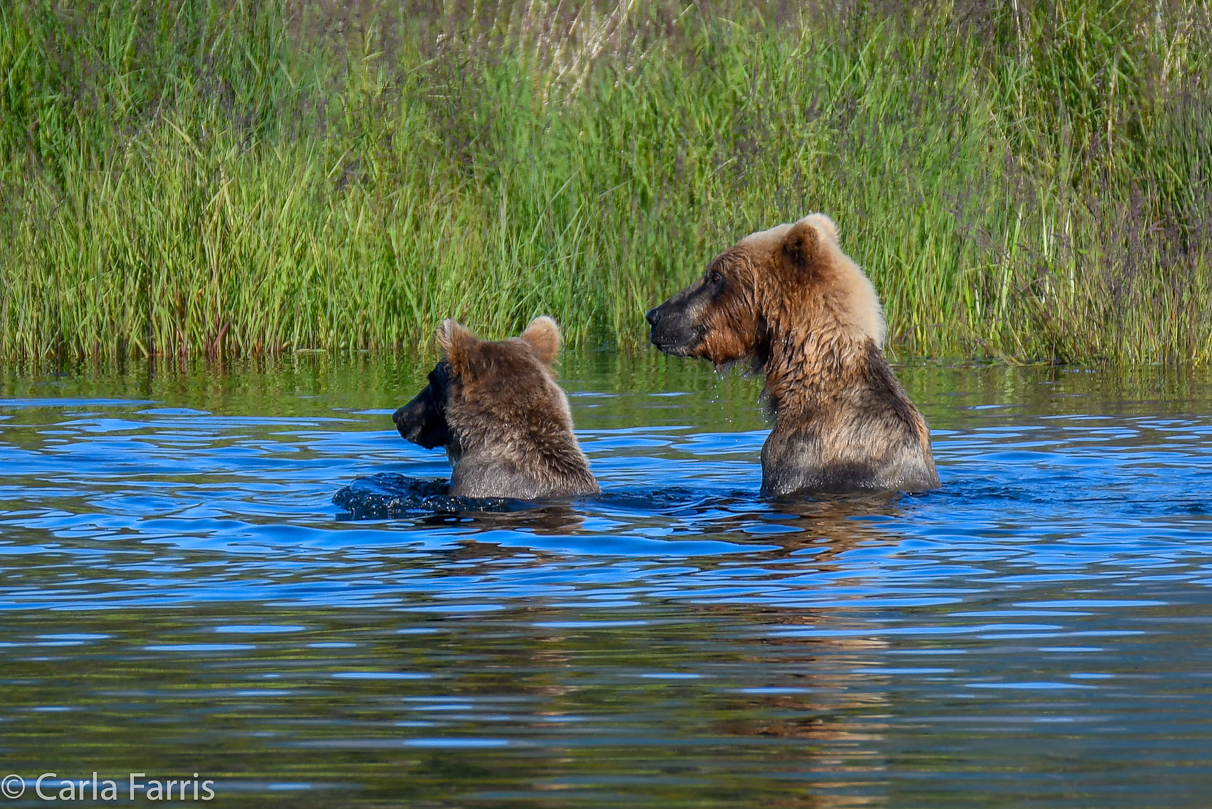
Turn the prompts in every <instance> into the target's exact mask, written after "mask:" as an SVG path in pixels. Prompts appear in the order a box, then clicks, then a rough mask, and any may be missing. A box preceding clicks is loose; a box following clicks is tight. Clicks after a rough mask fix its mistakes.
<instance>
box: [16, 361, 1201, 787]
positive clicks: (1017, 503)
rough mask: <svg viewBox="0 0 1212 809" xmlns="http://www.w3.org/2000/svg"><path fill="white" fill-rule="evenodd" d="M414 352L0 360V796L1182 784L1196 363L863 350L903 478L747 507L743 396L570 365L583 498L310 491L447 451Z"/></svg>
mask: <svg viewBox="0 0 1212 809" xmlns="http://www.w3.org/2000/svg"><path fill="white" fill-rule="evenodd" d="M426 370H427V368H425V367H423V366H414V365H412V364H409V363H408V362H405V361H402V360H393V359H379V358H367V357H362V358H359V359H354V360H337V359H332V360H330V359H326V358H322V357H320V358H300V359H298V360H294V361H287V362H282V363H245V364H235V365H228V366H206V365H198V366H191V367H188V368H164V367H159V368H149V367H147V366H128V367H124V368H100V369H98V368H92V367H89V368H80V369H68V370H66V371H60V372H54V373H52V372H50V371H47V370H43V369H29V368H9V369H7V370H6V371H4V373H3V374H0V468H2V469H4V470H5V475H4V477H3V478H2V479H0V652H2V653H3V660H4V664H3V669H2V670H0V769H3V772H0V777H2V776H4V775H7V774H10V773H11V774H15V775H17V776H19V781H20V783H21V785H22V786H23V788H24V793H23V795H22V797H21V798H20V799H18V800H16V801H7V802H8V803H10V804H11V805H14V806H21V805H26V806H42V805H45V803H44V802H43V801H41V800H39V799H38V798H37V796H36V795H35V783H34V782H35V779H36V778H37V777H38V776H39V775H41V774H43V773H47V772H54V773H55V774H56V777H57V778H67V779H82V778H91V777H92V774H93V772H94V771H95V772H97V773H99V778H100V779H112V780H114V781H115V782H116V783H118V784H120V785H121V787H122V798H123V799H124V800H125V798H126V785H127V779H128V776H129V774H130V773H131V772H138V773H145V774H146V778H145V779H144V780H146V779H149V778H160V779H162V780H163V779H194V778H195V776H194V773H198V774H199V775H198V776H196V780H198V781H201V780H204V779H209V780H211V781H213V786H212V787H211V788H212V789H213V790H214V793H215V795H216V797H215V798H214V801H213V802H214V803H215V804H218V805H225V806H228V805H230V806H244V805H249V806H252V805H274V806H277V805H292V806H317V807H320V806H323V807H331V806H358V807H369V806H380V805H383V806H386V805H391V806H401V805H403V806H419V807H468V806H476V807H495V806H518V807H520V806H526V807H530V806H541V807H582V806H593V807H620V806H654V807H658V806H659V807H667V806H694V807H706V806H796V807H849V806H889V807H917V806H930V807H933V806H957V807H974V806H1024V805H1031V806H1049V807H1051V806H1056V807H1077V806H1083V807H1084V806H1090V807H1111V806H1124V807H1129V806H1130V807H1139V806H1167V807H1172V806H1207V805H1209V801H1210V800H1212V799H1210V798H1209V796H1212V642H1210V641H1212V632H1210V631H1209V630H1210V629H1212V626H1210V624H1212V377H1210V376H1207V375H1200V374H1191V373H1188V374H1184V373H1166V372H1162V371H1159V370H1146V371H1137V372H1134V373H1132V374H1122V373H1119V374H1117V373H1111V372H1090V371H1074V370H1063V369H1061V370H1057V369H1006V368H947V367H933V366H917V367H908V368H903V369H901V374H902V378H903V379H904V381H905V383H906V386H907V388H908V389H909V390H910V393H911V395H912V396H913V397H914V398H915V400H916V401H918V403H919V405H920V406H921V408H922V410H923V412H924V413H925V414H926V416H927V418H928V420H929V421H930V422H931V426H932V427H933V428H934V447H935V453H936V458H937V461H938V466H939V472H940V475H941V476H942V479H943V489H942V490H941V491H939V492H936V493H932V494H929V495H925V496H915V497H910V496H903V495H901V496H889V497H871V498H860V499H854V498H835V499H826V500H819V501H812V500H807V499H799V500H788V501H768V500H763V499H761V498H759V497H758V496H757V491H758V487H759V485H760V479H761V470H760V467H759V463H758V453H759V450H760V447H761V444H762V441H763V440H764V438H765V427H764V425H763V422H762V419H761V415H760V412H759V410H758V406H757V401H756V393H757V389H758V387H759V385H758V384H757V383H755V382H752V381H748V380H744V379H741V378H739V377H734V376H729V377H725V378H723V379H719V378H717V377H715V376H714V375H713V374H712V372H711V371H710V370H709V368H707V367H706V366H699V365H695V364H693V363H689V362H684V361H683V362H677V361H666V360H664V359H663V358H655V359H654V358H653V357H652V356H651V355H639V356H636V357H629V356H623V357H618V356H615V355H613V354H589V355H583V356H580V357H576V356H573V357H569V358H567V359H566V360H565V361H564V364H563V370H562V378H563V382H564V384H565V386H566V387H567V389H568V390H569V392H570V395H571V401H572V405H573V412H574V418H575V420H576V422H577V427H578V434H579V437H580V439H581V441H582V444H583V446H584V448H585V451H586V453H587V454H588V456H589V458H590V463H591V465H592V468H593V471H594V473H595V474H596V475H597V476H598V478H599V480H600V482H601V485H602V489H603V491H604V494H603V495H602V496H601V497H599V498H586V499H580V500H575V501H572V502H571V503H563V504H544V505H538V506H526V505H513V506H509V507H505V508H501V509H497V510H479V511H474V510H473V511H468V510H459V509H444V508H436V509H434V510H432V511H427V510H426V509H424V508H405V509H397V510H396V511H389V512H383V511H380V512H377V513H379V514H382V513H393V514H395V515H396V516H395V517H392V518H384V517H381V516H380V517H374V516H373V514H374V513H376V512H373V510H372V511H371V512H366V511H364V510H359V509H360V508H361V507H359V509H354V510H352V511H351V510H350V509H348V508H345V507H342V506H341V505H338V504H337V503H334V502H333V496H334V495H335V494H337V493H338V492H340V491H342V490H343V489H344V488H345V487H348V486H351V485H352V486H353V487H354V489H355V490H361V491H362V492H363V494H367V495H369V497H363V498H362V501H361V503H362V505H365V503H367V502H372V503H373V501H374V498H375V497H379V496H382V497H384V498H387V499H386V500H383V501H381V502H380V505H382V504H383V503H384V502H387V501H388V500H390V497H389V496H390V494H391V487H393V486H397V487H398V486H401V485H404V486H407V485H411V484H407V483H401V481H407V480H416V479H431V480H432V479H441V478H443V477H445V476H447V475H448V474H449V468H448V466H447V464H446V462H445V458H444V456H443V455H442V454H441V453H440V452H433V451H426V450H423V449H421V448H419V447H415V446H413V445H410V444H407V443H405V442H404V441H403V440H402V439H400V437H399V436H398V435H397V434H396V433H395V432H394V431H393V430H392V425H391V422H390V413H391V411H392V409H394V407H396V406H398V405H399V404H401V403H403V402H404V401H406V400H407V399H408V398H410V397H411V395H412V394H413V393H414V392H415V390H416V389H419V387H420V385H421V384H423V383H422V379H423V377H424V372H425V371H426ZM375 475H377V476H379V477H377V478H372V477H370V476H375ZM359 478H362V480H359ZM384 508H386V506H384ZM59 783H60V782H59V781H58V780H55V779H49V780H46V781H44V785H43V787H42V789H43V791H44V792H46V791H48V790H49V789H50V788H49V787H48V786H47V785H48V784H54V785H56V790H55V791H57V789H58V784H59ZM127 802H129V801H127Z"/></svg>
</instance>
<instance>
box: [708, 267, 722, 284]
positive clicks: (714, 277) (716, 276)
mask: <svg viewBox="0 0 1212 809" xmlns="http://www.w3.org/2000/svg"><path fill="white" fill-rule="evenodd" d="M707 277H708V280H710V281H711V283H713V284H719V283H722V282H723V281H724V276H723V275H722V274H721V273H720V271H719V270H712V271H711V275H709V276H707Z"/></svg>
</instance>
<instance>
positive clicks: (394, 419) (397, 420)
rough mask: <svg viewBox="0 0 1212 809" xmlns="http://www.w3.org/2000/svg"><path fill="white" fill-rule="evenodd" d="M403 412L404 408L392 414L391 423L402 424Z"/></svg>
mask: <svg viewBox="0 0 1212 809" xmlns="http://www.w3.org/2000/svg"><path fill="white" fill-rule="evenodd" d="M403 412H404V408H402V407H401V408H399V409H397V410H396V412H394V413H392V414H391V421H392V423H393V424H399V423H400V414H401V413H403Z"/></svg>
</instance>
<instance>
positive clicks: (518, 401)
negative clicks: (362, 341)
mask: <svg viewBox="0 0 1212 809" xmlns="http://www.w3.org/2000/svg"><path fill="white" fill-rule="evenodd" d="M437 339H438V345H439V347H440V348H441V350H442V359H441V361H439V362H438V364H437V366H435V367H434V369H433V370H432V371H431V372H430V373H429V384H428V385H426V386H425V388H424V389H423V390H422V391H421V392H420V393H418V394H417V395H416V396H415V397H414V398H413V400H412V401H411V402H409V403H408V404H406V405H404V406H403V407H401V408H400V409H399V410H397V411H396V412H395V413H394V414H393V415H392V417H391V418H392V421H394V422H395V423H396V429H397V430H399V432H400V435H402V436H403V437H404V438H406V439H407V440H409V441H411V442H412V443H414V444H418V445H420V446H422V447H425V448H426V449H434V448H435V447H445V449H446V455H447V457H448V458H449V459H450V465H451V466H452V467H453V472H452V474H451V478H450V494H451V495H453V496H455V497H510V498H516V499H519V500H538V499H543V498H549V497H569V496H573V495H582V494H597V493H598V492H599V489H598V483H597V481H596V480H595V479H594V477H593V474H592V473H591V472H590V471H589V461H588V460H587V459H586V458H585V453H584V452H582V451H581V447H580V445H578V444H577V440H576V437H575V436H574V435H573V432H572V414H571V413H570V412H569V409H568V397H567V396H565V394H564V391H563V389H562V388H560V386H559V384H557V383H556V379H555V375H554V374H553V373H552V370H551V364H552V362H554V361H555V358H556V354H557V352H558V351H559V349H560V328H559V326H557V325H556V322H555V321H554V320H552V319H551V318H550V317H539V318H535V319H534V320H533V321H531V323H530V325H529V326H527V327H526V330H525V331H523V332H522V334H521V335H520V336H518V337H515V338H513V339H511V340H501V341H498V342H491V341H488V340H479V339H477V338H476V336H475V335H474V334H472V333H471V332H470V331H468V330H467V329H466V328H464V327H463V326H461V325H460V324H459V323H457V322H455V321H454V320H446V321H444V322H443V323H442V325H441V326H440V327H439V328H438V332H437Z"/></svg>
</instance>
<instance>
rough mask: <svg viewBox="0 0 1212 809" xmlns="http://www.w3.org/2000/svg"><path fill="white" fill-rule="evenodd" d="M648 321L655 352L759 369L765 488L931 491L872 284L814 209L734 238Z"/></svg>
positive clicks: (919, 422) (921, 429) (924, 434)
mask: <svg viewBox="0 0 1212 809" xmlns="http://www.w3.org/2000/svg"><path fill="white" fill-rule="evenodd" d="M647 318H648V322H649V323H650V324H651V325H652V333H651V339H652V343H653V344H654V345H655V346H656V347H657V348H659V349H660V350H661V351H663V352H665V353H666V354H671V355H673V356H678V357H704V358H706V359H709V360H711V361H712V362H713V363H715V365H716V367H717V368H718V367H720V366H723V365H725V364H728V363H731V362H735V361H738V360H748V361H750V362H752V363H753V367H754V368H755V370H756V369H757V368H761V369H762V370H763V371H764V373H765V376H766V387H765V391H764V394H765V399H766V403H767V406H768V408H769V412H770V415H771V417H772V418H773V420H774V428H773V429H772V430H771V432H770V436H769V438H767V439H766V443H765V445H764V446H763V447H762V491H763V492H764V493H766V494H769V495H783V494H790V493H793V492H801V491H802V492H855V491H881V490H882V491H910V492H912V491H925V490H928V489H935V488H938V486H939V479H938V472H937V471H936V470H935V467H934V457H933V455H932V453H931V448H930V432H929V430H928V429H927V427H926V422H925V420H924V419H923V418H922V416H921V414H920V413H919V412H918V411H917V408H916V407H914V406H913V403H912V402H911V401H909V397H908V396H906V395H905V391H904V390H903V389H902V388H901V386H900V383H899V382H897V379H896V376H895V375H893V373H892V369H891V368H890V367H889V366H888V362H887V360H886V359H884V352H883V350H882V348H881V346H882V345H883V341H884V317H883V311H882V310H881V308H880V302H879V298H878V297H876V294H875V288H874V287H873V286H872V285H871V281H870V280H869V279H868V278H867V276H866V275H864V274H863V271H862V270H861V269H859V267H858V265H857V264H855V263H854V262H853V261H852V260H851V259H850V258H849V257H848V256H847V255H846V254H845V253H843V252H842V250H841V248H840V247H839V246H838V241H837V227H836V226H835V225H834V224H833V220H831V219H830V218H829V217H827V216H825V215H824V214H812V215H810V216H806V217H804V218H803V219H801V220H800V221H798V222H795V223H794V224H790V225H779V226H778V227H775V228H771V229H770V230H765V231H761V232H759V233H754V234H752V235H751V236H748V237H746V238H745V239H742V240H741V242H740V243H739V244H737V245H736V246H735V247H733V248H731V249H729V250H725V251H724V252H723V253H721V254H720V255H718V256H716V257H715V259H714V260H712V262H711V263H710V264H709V265H708V266H707V271H706V272H705V273H704V275H703V277H702V279H700V280H699V281H697V282H696V283H694V284H693V285H691V286H689V287H687V288H686V289H684V290H682V291H681V292H679V293H677V294H676V295H674V296H673V297H672V298H670V299H669V300H667V301H665V303H663V304H661V305H660V306H658V307H656V308H655V309H653V310H652V311H650V312H648V314H647Z"/></svg>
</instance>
